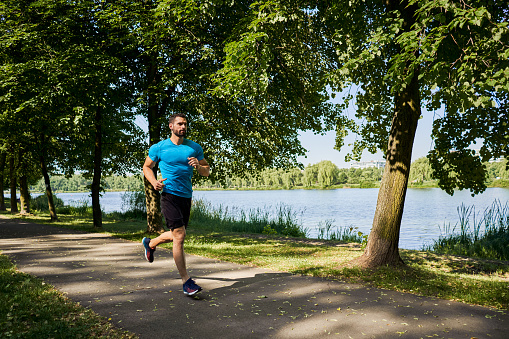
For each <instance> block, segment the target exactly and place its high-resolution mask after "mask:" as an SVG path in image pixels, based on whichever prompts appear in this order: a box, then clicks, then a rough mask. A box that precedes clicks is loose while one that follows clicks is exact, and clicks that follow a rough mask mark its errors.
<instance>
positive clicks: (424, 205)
mask: <svg viewBox="0 0 509 339" xmlns="http://www.w3.org/2000/svg"><path fill="white" fill-rule="evenodd" d="M122 194H123V192H106V193H105V194H104V195H103V196H102V197H101V207H102V209H103V211H105V212H112V211H122ZM56 195H57V196H58V197H59V198H61V199H62V200H63V201H64V202H65V203H66V204H72V203H79V202H80V201H84V200H85V201H87V202H88V203H89V205H91V198H90V196H89V193H58V194H56ZM377 197H378V189H377V188H373V189H369V188H363V189H355V188H351V189H335V190H301V189H294V190H271V191H241V190H239V191H235V190H233V191H223V190H218V191H195V192H194V199H195V200H196V199H203V200H205V201H207V202H209V203H210V204H211V205H212V207H219V206H222V207H223V208H224V207H228V208H229V209H237V210H243V211H245V212H248V211H249V210H250V209H258V208H259V209H262V210H269V211H274V212H275V211H276V208H277V207H278V206H281V205H285V206H288V207H290V208H291V210H292V211H293V212H295V213H296V217H297V220H298V221H299V223H301V224H302V225H303V226H305V227H307V228H308V229H309V233H308V236H309V237H311V238H316V237H317V235H318V226H319V224H320V223H321V224H322V225H323V224H324V223H325V221H327V220H328V221H331V222H332V224H333V225H334V226H337V227H350V226H353V227H357V228H358V230H359V231H361V232H363V233H364V234H368V233H369V231H370V229H371V225H372V222H373V216H374V214H375V207H376V201H377ZM495 200H499V201H500V202H501V203H502V204H505V203H506V202H507V201H509V189H508V188H488V189H487V190H486V191H485V192H484V193H483V194H480V195H477V196H475V197H472V196H471V195H470V193H469V192H468V191H456V192H455V194H454V196H452V197H451V196H449V195H448V194H447V193H445V192H444V191H442V190H440V189H438V188H410V189H408V192H407V196H406V202H405V209H404V213H403V219H402V222H401V233H400V242H399V245H400V247H401V248H406V249H421V248H422V246H423V245H424V244H428V243H431V240H433V239H438V237H439V236H440V235H443V230H444V225H446V224H451V225H453V226H454V225H455V224H456V223H457V222H458V220H459V218H458V211H457V208H458V207H459V206H460V205H461V204H464V205H466V206H471V205H474V206H475V211H476V214H481V215H482V212H483V211H484V210H485V209H486V208H487V207H489V206H490V205H491V204H492V203H493V202H494V201H495Z"/></svg>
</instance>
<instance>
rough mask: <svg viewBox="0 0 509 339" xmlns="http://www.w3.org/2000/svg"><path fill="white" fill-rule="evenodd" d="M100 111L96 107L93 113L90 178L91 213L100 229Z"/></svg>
mask: <svg viewBox="0 0 509 339" xmlns="http://www.w3.org/2000/svg"><path fill="white" fill-rule="evenodd" d="M101 164H102V111H101V107H97V110H96V112H95V142H94V176H93V178H92V187H91V188H92V213H93V219H94V227H96V228H102V211H101V203H100V201H99V199H100V197H101V170H102V166H101Z"/></svg>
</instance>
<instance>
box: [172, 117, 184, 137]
mask: <svg viewBox="0 0 509 339" xmlns="http://www.w3.org/2000/svg"><path fill="white" fill-rule="evenodd" d="M170 130H171V132H172V133H173V134H175V135H176V136H177V137H179V138H183V137H185V136H186V132H187V120H186V119H184V118H181V117H176V118H175V120H173V123H171V124H170Z"/></svg>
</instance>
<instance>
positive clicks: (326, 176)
mask: <svg viewBox="0 0 509 339" xmlns="http://www.w3.org/2000/svg"><path fill="white" fill-rule="evenodd" d="M338 173H339V170H338V167H337V166H336V165H334V164H333V163H332V162H331V161H329V160H323V161H320V162H319V163H318V184H319V185H320V186H322V187H328V186H332V185H334V184H335V183H336V181H337V178H338Z"/></svg>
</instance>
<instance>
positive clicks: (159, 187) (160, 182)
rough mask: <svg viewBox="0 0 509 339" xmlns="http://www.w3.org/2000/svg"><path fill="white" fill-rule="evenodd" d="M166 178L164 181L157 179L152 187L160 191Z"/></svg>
mask: <svg viewBox="0 0 509 339" xmlns="http://www.w3.org/2000/svg"><path fill="white" fill-rule="evenodd" d="M165 180H166V178H164V179H159V180H157V181H156V182H155V183H154V184H152V186H154V189H155V190H156V191H161V190H162V189H163V188H164V184H163V181H165Z"/></svg>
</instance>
